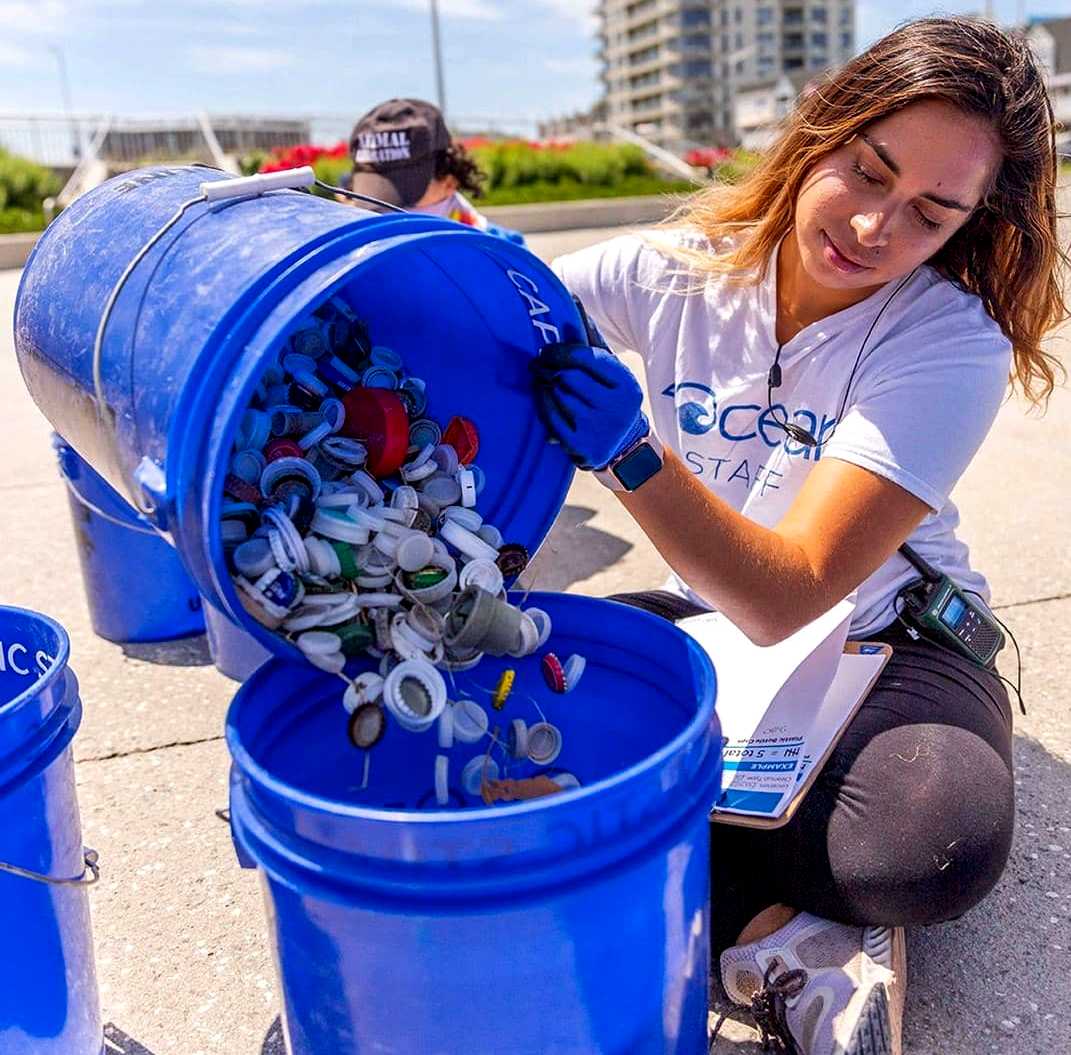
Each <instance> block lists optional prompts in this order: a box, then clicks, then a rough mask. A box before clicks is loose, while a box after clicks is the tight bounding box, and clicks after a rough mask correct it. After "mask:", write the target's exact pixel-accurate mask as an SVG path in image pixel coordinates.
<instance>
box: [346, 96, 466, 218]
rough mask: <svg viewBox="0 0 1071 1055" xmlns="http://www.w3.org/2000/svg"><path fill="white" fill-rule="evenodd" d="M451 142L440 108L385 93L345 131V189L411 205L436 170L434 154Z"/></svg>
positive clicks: (422, 192) (417, 199)
mask: <svg viewBox="0 0 1071 1055" xmlns="http://www.w3.org/2000/svg"><path fill="white" fill-rule="evenodd" d="M449 145H450V133H449V132H448V131H447V129H446V122H445V121H444V120H443V115H442V114H441V113H440V112H439V108H438V107H436V106H432V104H431V103H426V102H424V101H423V100H421V99H388V100H387V101H386V102H385V103H380V104H379V106H377V107H375V108H374V109H372V110H369V111H368V113H366V114H365V115H364V117H362V118H361V119H360V120H359V121H358V122H357V124H356V125H354V128H353V134H352V135H351V136H350V156H351V157H352V158H353V175H352V178H351V180H350V190H353V191H356V192H357V193H359V194H369V195H371V196H372V197H373V198H381V199H382V200H383V201H387V202H390V203H391V204H392V205H401V206H405V207H408V206H410V205H415V204H416V203H417V202H418V201H419V200H420V199H421V198H422V197H423V196H424V191H426V190H427V189H428V184H429V183H430V182H431V181H432V179H433V178H434V176H435V155H436V154H437V153H438V152H439V151H440V150H445V149H446V148H447V147H448V146H449Z"/></svg>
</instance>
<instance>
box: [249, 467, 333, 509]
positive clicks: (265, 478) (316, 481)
mask: <svg viewBox="0 0 1071 1055" xmlns="http://www.w3.org/2000/svg"><path fill="white" fill-rule="evenodd" d="M287 486H289V487H291V488H294V487H300V493H304V494H307V495H308V496H309V497H310V498H311V499H313V500H314V501H315V500H316V499H317V498H319V497H320V488H321V487H322V486H323V481H322V480H321V478H320V474H319V473H318V472H317V471H316V469H315V468H314V467H313V466H312V465H311V464H310V463H309V462H307V461H306V460H305V459H304V458H277V459H276V460H275V461H273V462H269V463H268V466H267V468H266V469H265V470H264V472H263V473H261V476H260V491H261V494H263V495H264V497H265V498H275V497H276V496H277V495H280V494H281V493H283V491H284V488H286V487H287ZM287 493H289V492H287Z"/></svg>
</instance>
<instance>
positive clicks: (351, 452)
mask: <svg viewBox="0 0 1071 1055" xmlns="http://www.w3.org/2000/svg"><path fill="white" fill-rule="evenodd" d="M321 427H330V426H328V424H327V422H324V425H323V426H321ZM309 435H310V436H311V435H312V433H309ZM299 442H302V443H303V442H304V440H302V441H299ZM320 457H321V458H323V460H324V461H325V462H327V463H328V465H333V466H334V467H335V468H336V469H341V470H342V471H343V472H353V471H354V470H355V469H359V468H360V467H361V466H362V465H364V463H365V461H366V460H367V458H368V448H367V447H365V445H364V444H363V443H361V442H360V441H359V440H351V439H350V438H349V437H348V436H327V437H326V438H324V440H323V442H322V443H321V444H320Z"/></svg>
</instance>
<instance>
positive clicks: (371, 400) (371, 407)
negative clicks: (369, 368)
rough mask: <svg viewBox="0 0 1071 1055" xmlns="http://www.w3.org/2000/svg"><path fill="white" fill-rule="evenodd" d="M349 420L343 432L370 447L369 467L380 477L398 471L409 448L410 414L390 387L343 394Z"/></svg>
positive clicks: (367, 466) (343, 427) (372, 472)
mask: <svg viewBox="0 0 1071 1055" xmlns="http://www.w3.org/2000/svg"><path fill="white" fill-rule="evenodd" d="M342 405H343V406H344V407H345V408H346V420H345V422H344V423H343V425H342V428H341V429H340V430H339V432H340V433H341V434H342V435H343V436H352V437H353V438H354V439H358V440H360V441H361V442H362V443H363V444H364V445H365V446H366V447H367V448H368V461H367V462H366V463H365V468H366V469H367V470H368V471H369V472H370V473H371V474H372V475H373V476H377V477H380V478H382V477H384V476H390V475H392V474H393V473H395V472H397V471H398V469H399V468H400V467H401V465H402V462H404V461H405V456H406V451H408V449H409V415H408V414H407V413H406V409H405V404H404V403H403V402H402V401H401V399H400V398H399V397H398V395H397V394H396V393H394V392H391V391H390V390H388V389H386V388H361V387H358V388H353V389H350V391H349V392H347V393H346V394H345V395H344V396H343V397H342Z"/></svg>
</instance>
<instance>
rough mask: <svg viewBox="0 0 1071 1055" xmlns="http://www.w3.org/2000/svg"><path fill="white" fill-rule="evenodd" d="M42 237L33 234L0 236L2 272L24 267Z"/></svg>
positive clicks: (36, 233)
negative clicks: (31, 251)
mask: <svg viewBox="0 0 1071 1055" xmlns="http://www.w3.org/2000/svg"><path fill="white" fill-rule="evenodd" d="M39 236H40V232H39V231H35V232H34V233H32V234H0V271H4V270H6V269H7V268H17V267H22V265H23V264H25V263H26V258H27V257H28V256H29V255H30V250H31V249H33V247H34V245H35V244H36V243H37V239H38V237H39Z"/></svg>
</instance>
